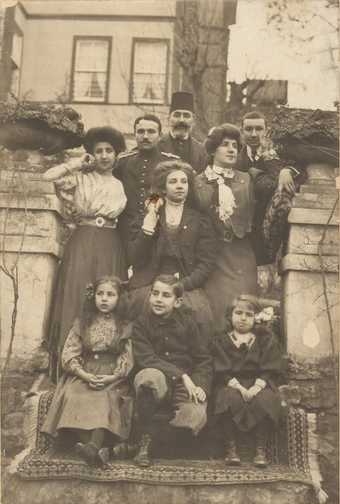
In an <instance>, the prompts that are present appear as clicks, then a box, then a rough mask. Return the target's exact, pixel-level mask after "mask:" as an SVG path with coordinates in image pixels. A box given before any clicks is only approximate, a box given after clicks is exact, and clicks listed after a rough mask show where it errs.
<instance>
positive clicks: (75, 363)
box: [61, 317, 133, 378]
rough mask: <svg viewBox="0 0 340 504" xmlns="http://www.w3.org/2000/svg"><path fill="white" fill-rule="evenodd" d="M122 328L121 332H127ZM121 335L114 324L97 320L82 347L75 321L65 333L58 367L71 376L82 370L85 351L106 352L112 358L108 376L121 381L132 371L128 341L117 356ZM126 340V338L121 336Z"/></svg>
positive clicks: (90, 328)
mask: <svg viewBox="0 0 340 504" xmlns="http://www.w3.org/2000/svg"><path fill="white" fill-rule="evenodd" d="M128 330H129V326H125V327H124V328H123V329H122V331H123V332H124V331H128ZM122 336H123V334H119V331H118V328H117V326H116V324H115V321H114V320H113V319H112V318H111V317H110V318H109V319H107V318H105V317H97V318H95V319H94V321H93V322H92V324H91V325H90V327H89V328H88V329H87V331H86V343H85V342H84V339H83V338H82V337H81V335H80V322H79V320H78V319H77V320H76V321H75V322H74V324H73V327H72V329H71V331H70V332H69V334H68V336H67V338H66V341H65V345H64V348H63V351H62V355H61V362H62V367H63V369H64V370H65V371H66V372H69V373H71V374H75V372H76V370H77V369H82V368H83V366H84V360H85V355H86V351H87V350H90V351H91V352H98V353H99V352H109V353H111V354H112V374H114V375H117V378H118V377H119V378H121V377H125V376H127V375H128V374H129V372H130V371H131V369H132V367H133V356H132V345H131V340H130V339H128V338H126V339H125V345H124V350H123V352H121V353H120V352H119V349H118V348H119V347H118V343H119V341H120V339H121V338H122ZM125 336H126V334H125Z"/></svg>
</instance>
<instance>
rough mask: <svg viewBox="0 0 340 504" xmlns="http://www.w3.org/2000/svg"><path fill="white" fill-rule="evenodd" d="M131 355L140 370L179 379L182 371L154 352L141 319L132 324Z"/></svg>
mask: <svg viewBox="0 0 340 504" xmlns="http://www.w3.org/2000/svg"><path fill="white" fill-rule="evenodd" d="M132 345H133V354H134V358H135V361H136V364H137V366H138V367H140V368H143V369H144V368H154V369H158V370H159V371H162V373H164V374H165V376H166V377H167V378H169V379H174V378H175V379H178V378H180V377H181V376H182V375H183V373H184V371H183V370H182V369H180V368H178V367H177V366H175V365H174V364H172V363H171V362H168V361H166V360H164V359H161V358H160V357H159V356H158V355H157V354H156V353H155V351H154V349H153V346H152V344H151V342H150V340H149V338H148V329H147V326H146V325H145V323H143V321H142V320H141V319H138V320H137V321H135V322H134V324H133V329H132Z"/></svg>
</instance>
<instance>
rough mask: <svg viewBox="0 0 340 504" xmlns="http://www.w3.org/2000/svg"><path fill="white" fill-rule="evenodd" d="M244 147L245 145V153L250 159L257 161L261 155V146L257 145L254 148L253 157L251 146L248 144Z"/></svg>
mask: <svg viewBox="0 0 340 504" xmlns="http://www.w3.org/2000/svg"><path fill="white" fill-rule="evenodd" d="M246 147H247V155H248V157H249V159H250V161H258V160H259V159H260V157H261V147H258V148H257V149H256V153H255V156H254V157H253V153H252V151H251V147H250V146H249V145H247V146H246Z"/></svg>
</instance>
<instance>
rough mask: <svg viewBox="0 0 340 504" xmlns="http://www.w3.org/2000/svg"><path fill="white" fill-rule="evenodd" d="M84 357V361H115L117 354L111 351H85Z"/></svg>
mask: <svg viewBox="0 0 340 504" xmlns="http://www.w3.org/2000/svg"><path fill="white" fill-rule="evenodd" d="M84 358H85V360H86V361H89V360H96V361H100V362H108V363H113V362H115V360H116V358H117V356H116V355H115V354H113V353H111V352H85V354H84Z"/></svg>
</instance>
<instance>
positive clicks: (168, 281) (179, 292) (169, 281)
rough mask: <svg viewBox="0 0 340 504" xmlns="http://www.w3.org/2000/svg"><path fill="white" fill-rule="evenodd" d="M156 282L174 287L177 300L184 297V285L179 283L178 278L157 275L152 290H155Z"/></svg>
mask: <svg viewBox="0 0 340 504" xmlns="http://www.w3.org/2000/svg"><path fill="white" fill-rule="evenodd" d="M156 282H162V283H164V284H165V285H169V286H170V287H172V288H173V292H174V294H175V296H176V298H181V297H183V294H184V289H183V285H182V284H181V283H180V282H179V281H178V278H176V277H175V276H174V275H166V274H162V275H157V276H156V278H155V279H154V281H153V282H152V287H151V288H153V286H154V285H155V283H156Z"/></svg>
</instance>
